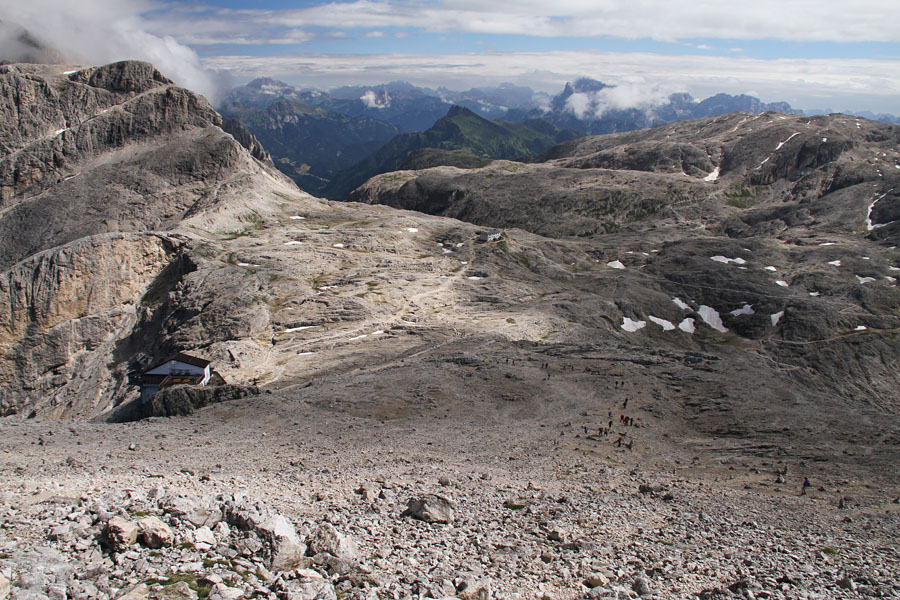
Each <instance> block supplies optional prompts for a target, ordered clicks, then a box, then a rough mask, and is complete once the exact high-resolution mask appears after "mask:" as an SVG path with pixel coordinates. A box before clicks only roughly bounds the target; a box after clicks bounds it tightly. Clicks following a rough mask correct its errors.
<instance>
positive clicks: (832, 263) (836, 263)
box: [828, 260, 841, 267]
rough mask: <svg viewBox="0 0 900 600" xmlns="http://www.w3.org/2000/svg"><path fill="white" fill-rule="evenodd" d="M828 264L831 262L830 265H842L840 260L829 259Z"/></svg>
mask: <svg viewBox="0 0 900 600" xmlns="http://www.w3.org/2000/svg"><path fill="white" fill-rule="evenodd" d="M828 264H829V265H834V266H835V267H839V266H841V261H839V260H829V261H828Z"/></svg>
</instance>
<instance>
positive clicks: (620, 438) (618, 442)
mask: <svg viewBox="0 0 900 600" xmlns="http://www.w3.org/2000/svg"><path fill="white" fill-rule="evenodd" d="M621 447H622V436H619V439H617V440H616V448H621Z"/></svg>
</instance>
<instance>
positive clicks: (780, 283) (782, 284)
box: [775, 279, 789, 287]
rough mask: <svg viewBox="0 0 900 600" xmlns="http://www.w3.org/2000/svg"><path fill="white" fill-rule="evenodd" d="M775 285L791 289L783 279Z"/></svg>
mask: <svg viewBox="0 0 900 600" xmlns="http://www.w3.org/2000/svg"><path fill="white" fill-rule="evenodd" d="M775 285H780V286H781V287H789V286H788V282H787V281H785V280H783V279H779V280H778V281H776V282H775Z"/></svg>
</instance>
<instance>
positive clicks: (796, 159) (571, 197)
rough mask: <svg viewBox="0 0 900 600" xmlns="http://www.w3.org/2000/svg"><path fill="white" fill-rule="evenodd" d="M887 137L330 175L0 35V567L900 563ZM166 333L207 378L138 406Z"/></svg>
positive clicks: (665, 141)
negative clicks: (28, 57)
mask: <svg viewBox="0 0 900 600" xmlns="http://www.w3.org/2000/svg"><path fill="white" fill-rule="evenodd" d="M898 142H900V128H897V127H896V126H890V125H883V124H877V123H873V122H870V121H866V120H864V119H857V118H853V117H847V116H843V115H832V116H828V117H814V118H807V117H797V116H788V115H780V114H777V113H765V114H762V115H748V114H740V113H738V114H731V115H724V116H720V117H713V118H709V119H702V120H697V121H686V122H681V123H676V124H670V125H665V126H662V127H659V128H656V129H652V130H646V131H640V132H631V133H628V134H616V135H610V136H596V137H589V138H583V139H579V140H574V141H572V142H568V143H566V144H563V145H561V146H558V147H556V148H554V149H552V150H551V151H550V152H549V153H548V154H546V155H545V156H544V157H543V158H542V159H541V160H540V161H538V162H535V163H529V164H525V163H517V162H512V161H495V162H493V163H491V164H490V165H488V166H485V167H481V168H477V169H455V168H448V167H438V168H433V169H426V170H419V171H401V172H395V173H388V174H384V175H380V176H378V177H376V178H373V179H372V180H370V181H369V182H367V183H366V184H365V185H364V186H363V187H361V188H360V189H358V190H357V191H356V192H355V193H354V196H353V198H354V199H356V200H360V201H362V202H329V201H325V200H320V199H317V198H314V197H312V196H310V195H308V194H306V193H304V192H303V191H301V190H300V189H298V188H297V187H296V186H295V185H294V184H293V183H292V182H291V181H290V180H288V179H287V178H286V177H285V176H284V175H281V174H280V173H279V172H278V171H277V170H275V169H274V167H273V166H272V164H271V162H270V160H269V158H268V156H267V154H266V153H265V150H264V149H262V147H261V146H260V145H259V143H258V142H257V141H256V140H255V138H253V136H252V135H250V134H249V133H248V132H247V131H246V130H245V129H243V128H242V127H241V126H240V125H239V124H235V123H229V122H225V121H223V120H222V118H221V117H220V116H219V115H218V114H217V113H216V112H215V111H214V110H213V109H212V108H211V107H210V106H209V104H208V103H207V102H206V101H205V99H203V98H202V97H201V96H198V95H196V94H194V93H192V92H190V91H188V90H185V89H183V88H180V87H178V86H176V85H175V84H173V83H172V82H171V81H169V80H168V79H167V78H166V77H165V76H164V75H163V74H161V73H159V72H158V71H157V70H156V69H155V68H153V67H152V66H151V65H148V64H146V63H137V62H124V63H116V64H113V65H106V66H101V67H79V66H53V65H36V64H11V65H2V66H0V152H2V154H0V186H2V188H0V189H2V194H0V231H2V235H0V414H2V415H3V417H2V418H0V481H2V482H3V485H2V486H0V600H6V599H7V598H12V599H13V600H44V599H45V598H49V599H52V600H67V599H70V598H71V599H74V600H92V599H94V598H96V599H99V600H109V599H114V600H115V599H119V598H124V599H125V600H145V599H150V600H162V599H168V600H176V599H184V600H194V599H196V598H210V599H212V600H220V599H221V600H241V599H244V598H246V599H248V600H249V599H251V598H266V599H271V600H276V599H278V600H306V599H309V600H312V599H317V598H322V599H335V600H336V599H337V598H345V599H349V598H367V599H372V600H374V599H376V598H392V599H397V600H399V599H402V598H460V599H462V600H468V599H478V600H482V599H488V598H523V599H524V598H529V599H530V598H540V599H542V600H544V599H546V600H551V599H560V600H562V599H576V598H637V597H645V598H673V599H678V598H700V599H713V598H722V599H725V598H746V599H751V598H806V599H814V598H819V599H830V598H868V597H876V598H879V597H880V598H896V597H900V586H898V578H900V552H898V540H900V504H898V502H900V484H898V481H900V476H898V475H900V469H898V464H900V460H898V458H900V433H898V432H900V395H898V392H897V389H898V383H900V375H898V373H900V359H898V357H900V353H898V349H900V348H898V338H897V334H898V327H900V292H898V290H897V277H898V276H900V257H898V254H897V249H896V245H897V243H898V234H900V214H898V213H900V200H898V193H900V192H897V190H898V189H900V187H898V184H900V143H898ZM429 213H430V214H429ZM492 228H498V229H501V230H502V231H501V239H500V240H499V241H494V242H483V241H480V234H482V233H483V232H485V231H486V230H487V229H492ZM179 351H181V352H187V353H190V354H192V355H195V356H198V357H202V358H205V359H207V360H209V361H211V362H212V365H213V366H214V368H215V369H216V370H217V371H218V372H219V373H220V374H221V375H222V377H223V378H224V379H225V381H226V383H227V384H228V385H227V386H222V387H221V388H218V389H217V391H215V392H212V393H211V394H209V395H204V394H202V393H201V392H199V391H197V390H196V389H194V388H175V389H173V390H172V391H171V392H170V393H169V394H168V395H164V396H161V397H160V398H158V399H157V401H155V402H153V403H152V406H151V407H150V408H147V407H146V406H145V405H142V404H141V403H140V398H139V393H138V382H139V377H140V374H141V373H142V372H143V371H144V370H145V369H146V368H147V367H148V366H149V365H151V364H154V363H157V362H158V361H160V360H163V359H165V358H167V357H168V356H170V355H172V354H174V353H175V352H179ZM147 414H150V415H157V416H149V417H146V415H147ZM162 414H166V415H178V416H159V415H162ZM123 415H131V416H133V417H134V416H135V415H136V417H146V418H142V419H139V420H137V421H128V422H124V423H123V422H112V421H119V420H122V419H121V417H122V416H123ZM805 479H806V480H808V481H809V483H810V485H809V486H804V485H803V482H804V480H805Z"/></svg>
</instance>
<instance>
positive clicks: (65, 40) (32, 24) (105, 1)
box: [0, 0, 217, 100]
mask: <svg viewBox="0 0 900 600" xmlns="http://www.w3.org/2000/svg"><path fill="white" fill-rule="evenodd" d="M152 8H153V5H152V4H151V3H150V2H146V1H143V0H79V2H67V1H58V0H27V1H22V2H10V3H7V6H5V7H4V12H3V15H2V18H3V20H4V21H8V22H10V23H15V24H16V25H19V26H21V27H23V28H25V29H26V30H28V31H29V32H31V33H32V35H34V36H35V37H36V38H37V39H39V40H41V41H42V42H43V43H44V44H46V45H48V46H51V47H52V48H54V49H56V50H58V51H59V52H60V53H62V55H63V57H64V58H65V59H66V60H67V61H70V62H73V63H84V64H104V63H109V62H115V61H119V60H128V59H136V60H146V61H149V62H152V63H153V64H154V65H155V66H156V67H157V68H158V69H160V71H162V72H163V73H164V74H165V75H166V76H167V77H169V78H171V79H173V80H174V81H176V82H178V83H179V84H181V85H184V86H186V87H189V88H191V89H193V90H195V91H198V92H200V93H201V94H204V95H207V96H208V97H209V98H210V100H214V97H215V96H216V90H217V84H216V79H215V76H214V75H213V74H212V73H210V72H208V71H207V70H205V68H204V67H203V66H202V65H201V64H200V60H199V58H198V57H197V54H196V53H195V52H194V51H193V50H191V49H190V48H188V47H187V46H185V45H184V44H182V43H180V42H178V41H176V40H175V38H173V37H171V36H169V35H156V34H153V33H150V32H149V31H148V27H147V23H146V22H145V20H144V19H143V18H142V17H141V14H143V13H145V12H147V11H148V10H150V9H152ZM10 47H11V46H10V44H9V43H8V40H0V52H2V53H3V57H4V58H7V59H11V60H15V58H16V57H15V56H12V55H7V54H6V53H7V52H8V51H9V48H10Z"/></svg>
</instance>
